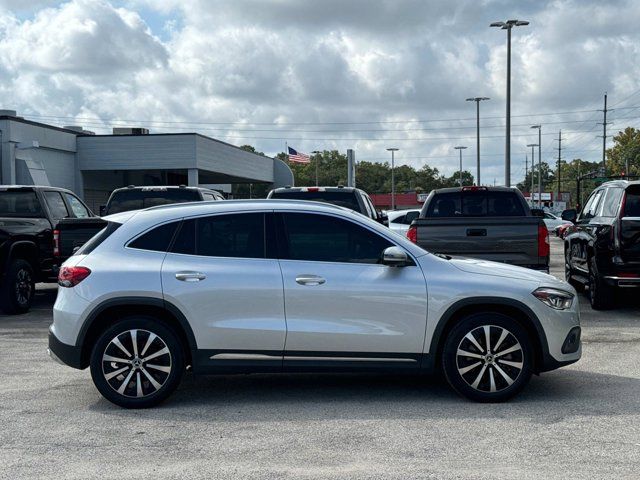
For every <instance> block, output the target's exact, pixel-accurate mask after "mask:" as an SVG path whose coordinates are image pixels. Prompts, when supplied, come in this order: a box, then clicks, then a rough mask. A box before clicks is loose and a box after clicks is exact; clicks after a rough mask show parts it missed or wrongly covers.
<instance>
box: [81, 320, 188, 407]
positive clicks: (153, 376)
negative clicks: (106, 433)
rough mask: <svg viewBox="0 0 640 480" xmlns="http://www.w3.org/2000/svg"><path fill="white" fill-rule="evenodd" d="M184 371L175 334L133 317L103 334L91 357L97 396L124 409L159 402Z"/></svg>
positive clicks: (165, 328)
mask: <svg viewBox="0 0 640 480" xmlns="http://www.w3.org/2000/svg"><path fill="white" fill-rule="evenodd" d="M183 370H184V360H183V354H182V347H181V345H180V343H179V340H178V338H177V337H176V335H175V334H174V333H173V331H171V330H170V329H169V328H167V327H165V326H164V325H162V324H160V322H159V321H157V320H151V319H147V318H145V317H136V318H130V319H127V320H123V321H122V322H119V323H118V324H116V325H114V326H113V327H112V328H110V329H109V330H107V331H106V332H104V333H103V334H102V335H101V336H100V338H99V339H98V342H97V343H96V345H95V347H94V349H93V353H92V355H91V376H92V378H93V381H94V383H95V385H96V387H97V388H98V390H99V391H100V393H101V394H102V395H103V396H104V397H105V398H106V399H107V400H109V401H111V402H113V403H115V404H116V405H120V406H122V407H126V408H144V407H150V406H153V405H156V404H158V403H160V402H161V401H162V400H164V399H165V398H166V397H168V396H169V394H170V393H171V392H172V391H173V390H174V389H175V388H176V387H177V385H178V383H179V382H180V378H181V376H182V371H183Z"/></svg>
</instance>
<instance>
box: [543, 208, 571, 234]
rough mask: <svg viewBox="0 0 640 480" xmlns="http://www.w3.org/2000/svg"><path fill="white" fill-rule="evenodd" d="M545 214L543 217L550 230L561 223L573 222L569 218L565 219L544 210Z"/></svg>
mask: <svg viewBox="0 0 640 480" xmlns="http://www.w3.org/2000/svg"><path fill="white" fill-rule="evenodd" d="M543 215H544V216H543V217H542V219H543V220H544V224H545V225H546V226H547V230H549V231H550V232H553V231H554V230H555V229H556V228H557V227H559V226H560V225H566V224H571V222H569V221H568V220H563V219H562V218H560V217H557V216H556V215H554V214H553V213H550V212H544V213H543Z"/></svg>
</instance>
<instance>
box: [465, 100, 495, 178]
mask: <svg viewBox="0 0 640 480" xmlns="http://www.w3.org/2000/svg"><path fill="white" fill-rule="evenodd" d="M483 100H490V98H489V97H472V98H467V102H476V154H477V157H478V159H477V165H476V185H478V186H480V102H481V101H483Z"/></svg>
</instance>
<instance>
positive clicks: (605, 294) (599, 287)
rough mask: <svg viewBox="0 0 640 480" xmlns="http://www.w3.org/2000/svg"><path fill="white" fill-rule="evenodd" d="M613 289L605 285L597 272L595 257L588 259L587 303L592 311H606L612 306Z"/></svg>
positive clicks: (613, 298)
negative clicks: (588, 302)
mask: <svg viewBox="0 0 640 480" xmlns="http://www.w3.org/2000/svg"><path fill="white" fill-rule="evenodd" d="M615 293H616V292H615V288H613V287H611V286H610V285H607V284H606V283H605V281H604V280H603V278H602V275H600V272H598V265H597V263H596V259H595V257H591V258H590V259H589V301H590V302H591V308H593V309H594V310H607V309H609V308H611V307H612V306H613V303H614V300H615Z"/></svg>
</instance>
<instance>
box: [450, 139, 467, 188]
mask: <svg viewBox="0 0 640 480" xmlns="http://www.w3.org/2000/svg"><path fill="white" fill-rule="evenodd" d="M453 148H455V149H456V150H458V151H459V152H460V178H459V179H458V180H460V186H461V187H462V150H465V149H466V148H467V147H462V146H459V147H453Z"/></svg>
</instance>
